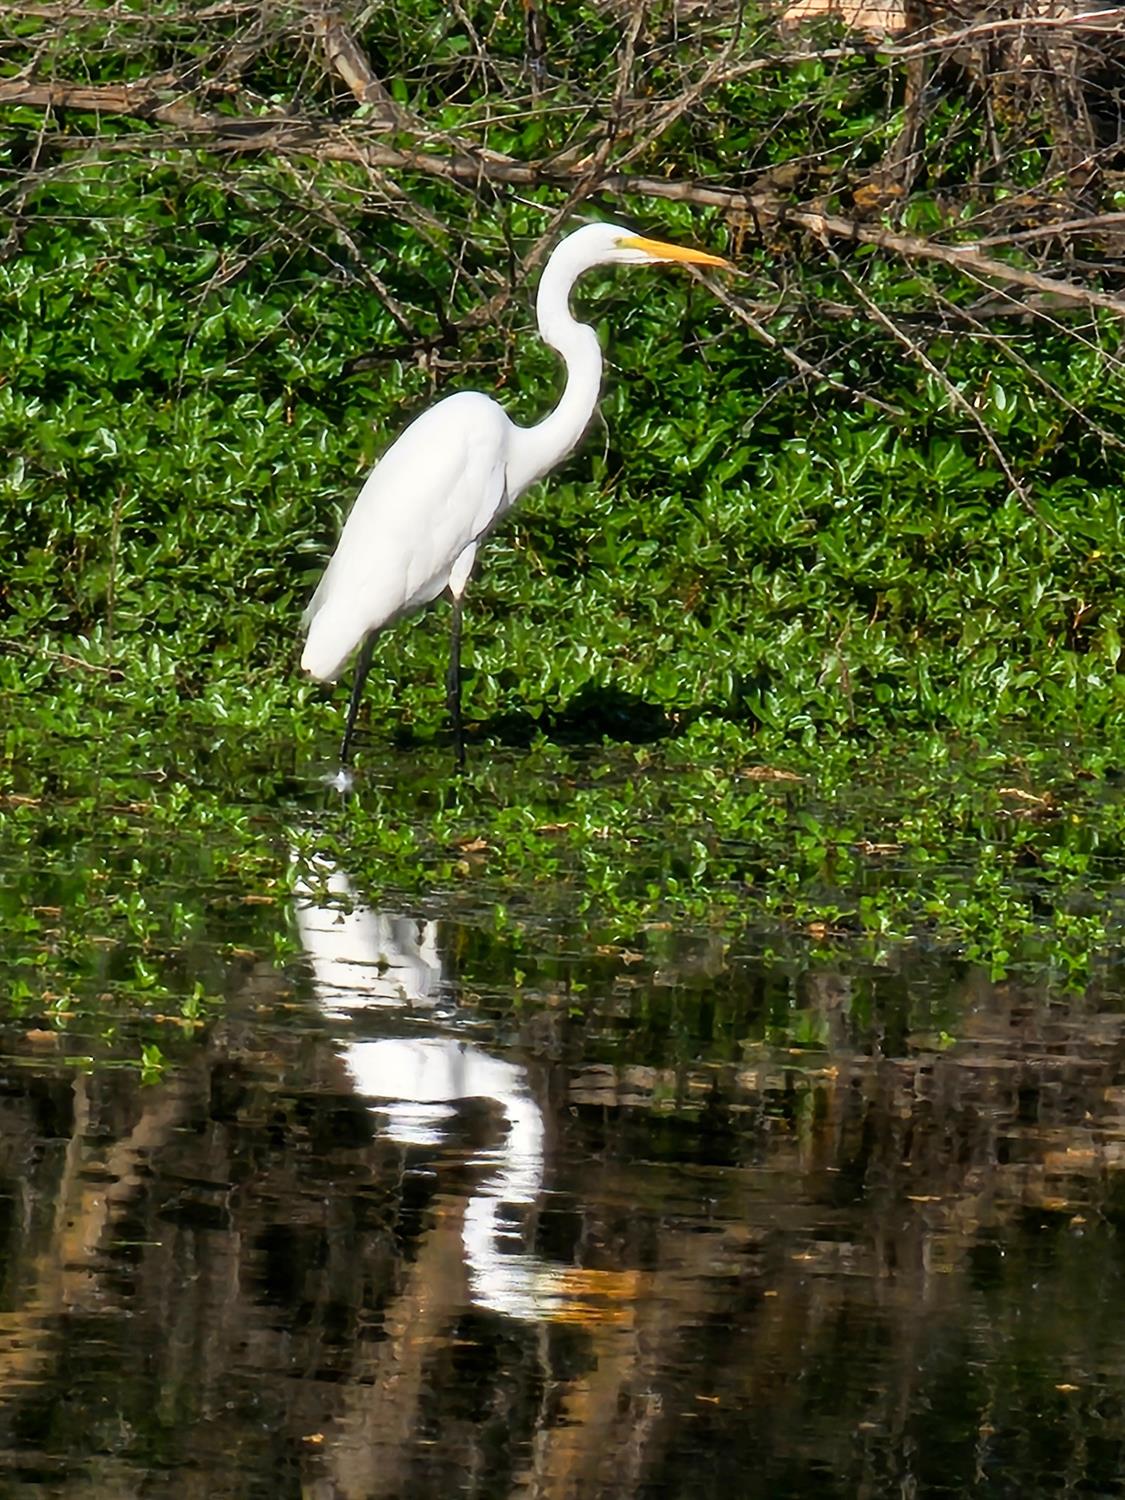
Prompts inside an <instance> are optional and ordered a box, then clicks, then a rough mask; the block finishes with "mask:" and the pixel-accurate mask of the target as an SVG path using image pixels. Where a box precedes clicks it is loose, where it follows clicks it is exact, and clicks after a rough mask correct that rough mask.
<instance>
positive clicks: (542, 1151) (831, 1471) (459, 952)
mask: <svg viewBox="0 0 1125 1500" xmlns="http://www.w3.org/2000/svg"><path fill="white" fill-rule="evenodd" d="M190 863H191V861H190V857H189V855H188V854H187V853H185V852H184V851H182V850H176V849H175V848H174V847H173V846H172V845H170V846H169V848H168V851H167V855H166V859H165V864H166V869H167V877H166V883H165V885H163V886H162V887H161V888H160V889H159V891H158V893H157V894H156V895H155V897H154V899H158V900H160V901H169V902H170V901H173V900H174V899H175V894H176V881H177V880H179V879H186V878H187V872H188V870H189V868H190ZM22 878H23V877H22V875H21V873H20V872H18V871H14V870H9V871H8V874H7V880H8V883H9V885H11V884H12V883H13V882H16V883H18V881H19V880H20V879H22ZM211 878H215V879H218V878H219V877H218V876H217V875H215V874H214V872H212V877H211ZM28 889H29V890H30V889H31V887H30V885H29V886H28ZM222 889H223V890H224V891H225V892H226V894H227V896H228V897H229V898H230V911H229V913H228V915H227V917H226V918H225V919H224V927H223V931H222V955H223V956H222V961H221V963H220V962H219V960H218V958H217V957H216V954H217V951H218V947H217V943H216V941H210V942H209V941H208V939H207V936H206V935H203V936H201V937H199V938H198V939H197V940H196V941H195V942H194V944H189V945H185V948H184V952H183V954H182V955H181V958H180V961H181V962H182V963H183V964H185V965H186V966H187V967H188V969H189V970H192V969H193V966H194V968H198V969H199V970H200V971H201V972H203V971H206V972H207V973H208V974H209V975H210V976H211V977H212V978H213V976H214V975H215V973H216V972H219V971H220V970H221V973H222V976H223V984H224V986H225V989H226V992H227V1004H226V1007H225V1009H224V1011H223V1012H222V1014H221V1016H220V1017H219V1018H217V1019H213V1020H211V1021H209V1022H207V1024H206V1025H203V1026H200V1027H196V1028H192V1029H191V1034H190V1035H189V1036H188V1037H186V1038H185V1039H184V1040H183V1041H182V1043H180V1044H178V1045H177V1046H174V1047H169V1049H168V1055H169V1059H170V1062H169V1065H168V1066H165V1067H163V1068H160V1069H150V1071H149V1073H148V1074H142V1072H141V1071H139V1070H138V1069H137V1068H136V1067H135V1066H133V1060H134V1058H135V1054H136V1046H135V1037H134V1036H133V1030H132V1028H133V1026H134V1023H133V1022H132V1021H131V1020H130V1019H129V1018H128V1017H127V1016H124V1015H122V1016H118V1017H117V1018H116V1019H115V1017H114V1012H113V961H112V957H111V956H110V957H107V958H106V960H105V964H104V968H103V971H102V973H101V977H100V980H99V982H101V983H103V984H104V985H105V986H106V990H105V1007H104V1013H103V1016H102V1019H101V1020H100V1021H99V1022H98V1024H93V1023H92V1022H90V1021H89V1019H88V1017H87V1018H86V1019H83V1020H82V1021H81V1023H76V1024H75V1025H73V1026H72V1027H70V1028H69V1029H68V1028H67V1027H66V1026H65V1025H63V1026H59V1025H58V1024H56V1022H55V1021H54V1020H52V1021H51V1022H50V1023H48V1021H47V1020H46V1019H45V1018H43V1017H40V1016H36V1015H34V1014H24V1015H23V1016H22V1018H20V1019H18V1020H17V1019H16V1018H15V1016H14V1015H13V1016H12V1018H11V1019H10V1020H9V1021H8V1023H7V1024H6V1025H5V1026H4V1028H3V1030H2V1031H0V1042H2V1045H3V1058H2V1060H0V1111H2V1128H0V1255H2V1259H0V1273H2V1277H3V1283H2V1294H0V1470H2V1476H3V1477H2V1479H0V1490H2V1492H3V1493H4V1494H10V1495H15V1496H20V1495H24V1494H28V1495H30V1494H35V1495H43V1494H50V1495H59V1496H65V1495H71V1494H73V1495H91V1494H96V1495H98V1496H103V1495H104V1496H135V1495H142V1494H143V1495H145V1496H152V1495H164V1494H167V1495H175V1496H195V1495H198V1496H206V1497H219V1496H232V1497H254V1496H259V1495H261V1496H269V1497H271V1500H274V1497H279V1496H290V1495H292V1496H309V1497H315V1500H328V1497H349V1500H350V1497H375V1496H386V1497H404V1500H405V1497H425V1496H431V1495H433V1496H444V1495H448V1494H468V1495H476V1496H487V1497H493V1496H496V1497H500V1496H536V1497H544V1500H546V1497H599V1496H605V1497H611V1496H612V1497H626V1496H629V1497H632V1496H635V1497H657V1496H660V1497H664V1496H677V1497H679V1496H682V1497H705V1496H722V1497H724V1500H726V1497H732V1496H763V1497H771V1500H778V1497H787V1496H794V1497H796V1496H806V1495H812V1494H815V1495H824V1496H836V1495H839V1496H841V1497H844V1496H847V1497H855V1496H887V1495H894V1496H899V1495H902V1496H912V1495H943V1494H945V1495H951V1496H952V1495H966V1494H973V1495H976V1494H979V1495H988V1496H993V1495H996V1496H1003V1495H1012V1496H1017V1495H1018V1496H1028V1495H1063V1494H1067V1495H1071V1494H1073V1495H1082V1496H1093V1495H1096V1496H1103V1495H1104V1496H1108V1495H1119V1494H1122V1493H1125V1478H1123V1475H1125V1315H1123V1312H1122V1308H1123V1305H1125V1304H1123V1292H1125V1285H1123V1281H1125V1274H1123V1273H1125V1255H1123V1246H1122V1240H1121V1236H1120V1230H1121V1229H1122V1228H1125V1015H1123V1014H1122V1011H1121V1009H1120V1004H1119V999H1118V997H1119V994H1120V987H1119V986H1110V985H1099V984H1095V985H1092V986H1091V988H1090V989H1089V990H1088V991H1087V993H1086V994H1085V995H1082V996H1074V995H1069V996H1065V997H1064V996H1060V995H1058V994H1055V993H1052V992H1050V991H1048V990H1047V989H1046V988H1045V987H1043V986H1040V985H1039V984H1037V982H1036V980H1035V977H1034V976H1027V977H1026V978H1025V979H1024V980H1022V981H1020V982H1009V983H1004V984H999V985H997V984H991V983H989V982H988V981H987V979H986V978H985V977H983V976H982V975H981V974H980V973H979V972H976V971H974V970H972V969H970V968H966V967H964V966H959V965H957V964H956V963H954V962H952V961H951V960H950V959H948V958H946V957H943V956H941V955H938V954H926V953H924V952H921V951H918V950H916V949H911V948H903V949H902V950H900V951H898V952H897V953H896V954H894V955H892V956H890V957H888V958H887V959H886V960H885V961H883V962H880V963H879V964H878V965H876V964H872V963H870V962H868V963H860V962H859V961H858V960H856V962H855V963H854V964H849V962H848V961H847V960H846V959H840V960H838V961H834V962H833V964H832V965H831V966H829V965H827V964H825V963H820V964H819V965H814V964H808V963H801V962H795V961H794V958H793V954H792V952H791V950H790V948H789V947H788V946H787V944H786V942H785V941H784V940H783V939H782V938H781V937H780V936H779V937H778V940H777V942H775V943H770V942H768V941H765V940H764V939H763V936H762V934H758V935H757V936H756V937H754V938H753V939H751V938H747V940H746V942H745V943H744V944H742V945H739V944H734V945H733V946H732V945H730V944H729V943H723V942H721V941H720V940H718V939H717V938H715V937H713V936H708V935H706V934H694V933H676V932H664V933H654V934H652V943H651V946H650V947H648V948H647V949H646V951H645V952H643V953H642V952H635V951H631V950H628V949H622V948H613V947H606V948H601V949H598V950H594V949H593V948H592V947H586V946H584V945H583V943H582V940H581V934H575V933H573V932H572V933H568V934H559V935H557V939H556V940H555V941H554V942H553V943H551V942H549V941H548V939H547V937H545V936H544V935H543V934H540V935H539V937H537V938H536V939H534V940H533V941H532V940H529V941H528V944H527V945H526V948H525V951H522V952H519V953H516V952H515V950H513V948H512V947H511V945H506V944H502V943H500V942H498V941H497V939H496V937H495V934H494V932H493V931H492V930H491V929H490V928H489V927H488V925H487V924H486V923H485V922H484V921H483V919H482V920H481V921H480V922H479V923H478V922H474V921H473V920H472V919H471V918H466V917H465V916H464V915H463V914H462V915H461V916H460V917H458V918H456V919H455V918H454V917H453V916H452V915H450V914H447V913H445V912H443V910H442V908H441V904H440V902H439V901H438V900H437V898H435V899H434V900H432V901H431V902H429V903H428V904H427V906H426V908H425V910H413V909H411V908H410V906H409V905H408V904H406V903H398V904H396V905H394V906H385V907H374V906H371V905H369V904H366V903H365V901H364V899H363V893H362V892H358V891H355V890H354V889H353V888H352V885H351V881H350V877H349V874H348V872H347V871H346V870H344V869H341V868H338V867H335V866H328V865H323V864H322V865H321V866H319V867H317V868H315V869H313V870H311V871H308V872H307V873H306V876H305V878H303V879H302V880H299V881H298V883H297V888H296V890H295V892H294V893H293V894H292V895H291V896H285V897H284V898H281V899H278V900H277V901H276V902H274V903H273V904H269V903H265V904H262V905H257V906H255V905H251V906H248V907H246V908H245V909H243V908H241V907H240V906H239V904H238V899H237V884H236V881H234V880H233V879H232V876H231V874H230V872H223V873H222ZM271 929H276V930H277V931H278V932H279V933H280V932H282V931H294V930H295V931H296V933H297V934H298V936H299V940H300V946H301V949H302V950H303V954H304V956H303V958H301V959H299V960H297V961H290V960H288V959H286V958H284V957H283V958H282V959H279V960H275V959H271V958H270V957H269V945H268V942H267V939H268V937H269V935H270V932H271ZM7 942H8V954H7V957H8V958H9V959H11V958H12V955H13V954H16V953H17V951H18V945H19V940H18V937H17V936H16V935H15V934H13V933H11V932H9V934H8V939H7ZM3 951H4V939H2V938H0V955H3ZM5 972H6V973H8V974H9V975H10V974H11V973H12V972H13V971H12V969H11V967H9V968H8V969H6V970H5ZM782 1020H784V1024H781V1023H782Z"/></svg>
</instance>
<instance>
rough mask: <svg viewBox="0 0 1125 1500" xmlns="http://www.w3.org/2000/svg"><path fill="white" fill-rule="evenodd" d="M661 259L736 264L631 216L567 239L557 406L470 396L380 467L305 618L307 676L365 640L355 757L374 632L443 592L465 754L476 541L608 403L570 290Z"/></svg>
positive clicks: (556, 261) (554, 330) (419, 429)
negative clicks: (585, 278) (464, 686)
mask: <svg viewBox="0 0 1125 1500" xmlns="http://www.w3.org/2000/svg"><path fill="white" fill-rule="evenodd" d="M662 261H682V262H687V263H688V264H691V265H699V266H719V267H721V268H723V269H725V270H733V269H734V268H733V267H732V266H731V265H730V262H729V261H726V260H723V259H722V258H721V257H720V256H718V255H708V254H707V252H706V251H703V250H691V249H685V248H683V247H681V246H679V245H669V244H665V243H664V242H663V241H662V240H650V239H646V238H644V237H643V236H642V235H636V234H633V233H632V232H631V231H630V230H628V229H623V228H622V227H621V226H620V225H619V224H587V225H585V226H584V227H583V228H582V229H578V230H575V232H574V233H573V234H570V235H568V236H567V237H566V239H564V240H563V241H562V243H561V244H560V245H558V247H557V248H556V249H555V251H554V253H553V254H552V256H551V258H550V260H548V262H547V264H546V266H545V267H544V270H543V275H542V277H541V278H540V281H539V294H538V297H537V299H536V314H537V316H538V320H539V332H540V335H541V336H542V338H543V340H544V341H545V342H546V343H547V344H549V345H550V346H551V348H552V349H554V350H556V351H557V352H558V353H559V354H560V355H561V356H562V358H563V362H564V364H565V365H566V389H565V390H564V391H563V394H562V399H561V400H560V401H559V404H558V405H557V406H556V407H555V409H554V411H553V412H551V414H550V415H549V416H548V417H545V418H544V419H543V421H542V422H539V423H537V424H536V425H535V426H534V427H518V426H517V425H516V424H515V423H514V422H513V421H512V420H511V418H510V417H508V416H507V414H506V413H505V412H504V411H503V410H502V408H501V407H500V406H498V405H497V403H496V402H495V401H493V400H492V399H491V397H489V396H485V395H484V394H483V393H482V392H480V391H461V392H458V393H457V394H456V395H453V396H447V397H446V398H445V399H444V400H443V401H439V402H438V404H437V405H436V406H433V407H431V408H430V409H429V410H428V411H425V412H423V413H422V415H421V416H420V417H418V418H416V420H415V421H414V422H412V423H411V425H410V426H409V427H408V428H407V429H406V431H405V432H404V433H402V435H401V436H400V437H399V438H397V439H396V441H395V442H394V443H392V444H391V446H390V448H388V450H387V452H386V453H385V454H384V455H383V457H382V458H381V459H380V460H379V462H378V463H377V464H376V465H375V468H374V469H373V470H372V471H371V473H370V474H369V475H368V477H367V481H366V483H365V484H364V486H363V488H362V489H361V490H360V492H359V495H358V496H357V498H356V502H355V504H354V505H353V506H352V510H351V514H350V515H349V516H348V519H347V522H346V524H345V526H344V529H343V532H342V533H341V536H340V541H339V543H338V545H337V547H336V551H335V552H334V553H333V555H332V558H331V561H330V562H329V564H328V567H327V568H326V569H325V571H324V577H323V578H322V579H321V580H320V585H319V587H318V588H317V590H316V593H315V594H314V595H313V598H312V602H311V603H310V605H309V607H308V609H307V611H306V612H305V624H306V625H307V627H308V639H307V640H306V642H305V649H304V654H303V656H302V657H301V666H302V667H303V668H304V670H305V671H306V672H309V673H311V675H312V676H313V677H319V678H320V679H322V680H323V681H329V682H332V681H335V679H336V677H337V676H338V675H339V673H340V671H341V669H342V668H343V666H344V664H345V663H346V662H347V659H348V657H349V656H350V655H351V654H352V652H353V651H354V650H355V648H356V647H357V646H359V647H360V651H359V656H358V658H357V661H356V672H355V685H354V686H353V688H352V696H351V702H350V703H349V705H348V717H347V723H346V725H345V728H344V738H343V742H342V744H341V746H340V760H341V763H342V764H343V765H345V766H346V765H347V761H348V750H349V747H350V744H351V737H352V729H353V728H354V726H355V717H356V712H357V710H358V708H359V700H360V694H361V693H362V691H363V684H364V681H365V680H366V677H367V673H368V671H369V669H370V666H371V652H372V649H373V647H374V643H375V635H376V633H377V632H378V631H379V630H382V629H383V628H384V627H385V626H387V625H390V624H392V623H393V622H394V621H395V620H399V619H401V618H402V617H403V615H407V614H410V613H411V612H412V611H413V610H416V609H420V608H421V607H422V606H423V605H425V604H429V602H430V601H431V599H436V598H437V596H438V594H440V593H441V592H442V590H443V589H447V590H448V591H449V595H450V599H451V601H452V605H453V633H452V642H451V650H450V661H449V673H448V676H447V678H446V693H447V701H448V706H449V714H450V718H451V719H452V722H453V735H454V744H455V747H456V754H457V759H458V762H459V763H461V762H463V760H464V742H463V738H462V729H461V602H462V597H463V595H464V592H465V586H466V584H467V583H468V581H469V574H470V573H471V572H472V568H473V563H474V562H475V560H476V555H477V548H478V547H479V546H480V543H481V541H482V540H483V538H484V537H485V536H486V535H487V534H488V532H489V531H491V530H492V528H493V527H494V526H495V525H496V523H497V522H498V521H499V520H500V518H501V517H502V516H503V515H504V514H505V513H506V512H507V511H508V510H510V509H511V507H512V506H513V505H514V504H515V502H516V500H518V499H519V497H520V496H521V495H522V494H523V492H524V491H525V490H526V489H527V487H528V486H529V485H530V484H533V483H534V482H535V480H537V479H540V478H542V476H543V475H544V474H546V473H547V472H548V470H550V469H552V468H554V466H555V465H556V464H557V463H559V462H560V461H561V460H562V459H564V458H565V457H566V455H567V454H568V453H569V452H570V451H571V450H572V449H573V448H574V447H575V445H576V444H577V443H578V440H579V439H580V438H581V436H582V434H583V432H585V430H586V426H587V423H588V422H589V420H590V418H591V416H592V415H593V411H594V407H595V405H596V404H597V400H598V391H599V387H600V385H601V376H602V352H601V348H600V346H599V344H598V339H597V335H596V334H595V332H594V330H593V329H592V328H591V327H590V326H589V325H588V324H586V323H579V322H577V321H576V320H575V318H574V317H572V316H571V312H570V306H569V297H570V289H571V287H572V286H573V285H574V283H575V281H576V280H577V279H578V277H579V276H581V275H582V273H583V272H584V271H588V270H590V269H591V268H592V267H594V266H602V265H624V266H641V265H652V264H657V263H660V262H662ZM361 643H362V644H361Z"/></svg>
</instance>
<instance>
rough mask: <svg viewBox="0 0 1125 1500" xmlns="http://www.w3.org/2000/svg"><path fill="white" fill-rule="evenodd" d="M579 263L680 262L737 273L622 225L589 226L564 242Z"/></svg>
mask: <svg viewBox="0 0 1125 1500" xmlns="http://www.w3.org/2000/svg"><path fill="white" fill-rule="evenodd" d="M563 244H564V245H565V246H566V247H567V249H569V250H572V251H573V252H574V253H575V254H576V255H577V256H578V257H579V259H580V260H581V261H582V262H584V263H585V264H586V265H589V266H597V265H618V266H650V265H658V264H660V263H661V262H673V261H679V262H680V263H681V264H686V265H691V266H717V267H718V268H719V269H720V270H724V271H733V270H734V267H733V266H732V265H731V263H730V261H729V260H724V259H723V258H722V256H721V255H710V254H708V252H707V251H706V250H692V249H690V248H689V247H688V246H685V245H670V244H668V243H667V242H666V241H665V240H650V239H648V238H647V236H645V235H643V234H634V233H633V231H632V230H631V229H623V228H622V227H621V225H620V224H586V225H584V226H583V227H582V228H581V229H576V230H575V231H574V233H573V234H571V235H568V236H567V238H566V239H565V240H564V241H563Z"/></svg>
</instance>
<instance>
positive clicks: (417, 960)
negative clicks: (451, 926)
mask: <svg viewBox="0 0 1125 1500" xmlns="http://www.w3.org/2000/svg"><path fill="white" fill-rule="evenodd" d="M296 909H297V929H298V931H299V932H300V935H301V942H302V944H303V945H304V949H305V952H306V954H307V955H308V957H309V960H310V962H311V963H312V967H313V976H314V982H315V986H316V998H317V1003H318V1005H319V1006H320V1008H321V1009H322V1010H323V1012H324V1014H325V1015H326V1016H330V1017H331V1018H332V1019H334V1020H335V1019H338V1018H340V1017H341V1016H347V1015H350V1014H351V1013H353V1012H354V1011H357V1010H364V1009H367V1008H368V1007H370V1006H377V1007H380V1006H381V1007H385V1006H392V1007H394V1008H396V1009H401V1008H404V1007H406V1008H411V1007H413V1008H417V1009H431V1008H432V1007H433V1006H434V1005H436V1004H437V1001H438V998H439V992H440V988H441V958H440V957H439V955H438V950H437V923H436V922H428V921H420V920H418V919H417V918H415V917H411V916H404V915H402V914H401V913H399V912H389V911H377V910H375V909H374V908H372V907H370V906H368V905H367V904H366V903H365V902H363V901H361V900H360V899H359V898H358V896H357V895H356V892H355V890H354V889H353V887H352V883H351V881H350V880H349V879H348V877H347V876H346V875H345V874H344V872H343V871H342V870H340V869H338V868H337V867H336V866H335V865H333V864H331V863H330V862H329V861H327V860H316V861H314V862H313V864H312V865H311V866H310V869H309V873H308V875H307V876H304V875H302V876H301V877H299V878H298V880H297V883H296Z"/></svg>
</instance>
